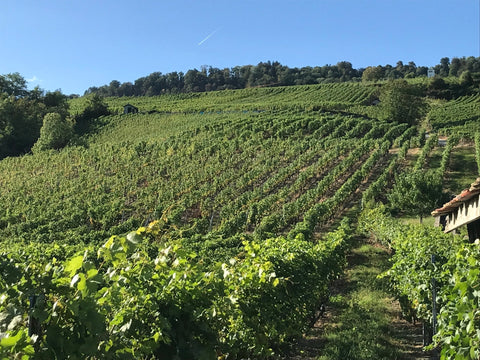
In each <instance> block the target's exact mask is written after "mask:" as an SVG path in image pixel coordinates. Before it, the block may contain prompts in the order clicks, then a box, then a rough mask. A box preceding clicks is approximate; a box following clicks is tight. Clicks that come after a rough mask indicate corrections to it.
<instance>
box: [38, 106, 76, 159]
mask: <svg viewBox="0 0 480 360" xmlns="http://www.w3.org/2000/svg"><path fill="white" fill-rule="evenodd" d="M72 135H73V123H72V122H70V120H69V119H65V118H62V116H61V115H60V114H58V113H48V114H46V115H45V116H44V118H43V126H42V128H41V129H40V137H39V138H38V140H37V142H36V143H35V145H34V146H33V148H32V151H33V152H34V153H35V152H37V151H42V150H49V149H56V150H58V149H61V148H63V147H64V146H65V145H67V144H68V142H69V141H70V139H71V138H72Z"/></svg>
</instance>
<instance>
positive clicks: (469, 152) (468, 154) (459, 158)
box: [444, 146, 478, 194]
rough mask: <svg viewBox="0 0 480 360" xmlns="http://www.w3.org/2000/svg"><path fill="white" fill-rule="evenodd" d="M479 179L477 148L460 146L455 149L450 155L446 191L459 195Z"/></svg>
mask: <svg viewBox="0 0 480 360" xmlns="http://www.w3.org/2000/svg"><path fill="white" fill-rule="evenodd" d="M477 177H478V169H477V164H476V161H475V147H474V146H460V147H456V148H454V149H453V151H452V153H451V155H450V164H449V169H448V171H447V174H446V176H445V178H446V181H445V184H444V190H446V191H448V192H449V193H451V194H459V193H460V192H461V191H462V190H464V189H467V188H469V187H470V185H471V184H472V183H473V182H474V181H475V179H476V178H477Z"/></svg>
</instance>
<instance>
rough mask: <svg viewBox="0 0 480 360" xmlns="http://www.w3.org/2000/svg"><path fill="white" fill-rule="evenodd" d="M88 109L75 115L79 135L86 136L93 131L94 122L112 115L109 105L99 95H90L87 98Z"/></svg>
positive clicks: (76, 129) (76, 130)
mask: <svg viewBox="0 0 480 360" xmlns="http://www.w3.org/2000/svg"><path fill="white" fill-rule="evenodd" d="M86 102H87V104H86V107H85V108H84V109H83V111H82V112H81V113H80V114H75V117H74V118H75V132H76V133H77V134H79V135H82V134H85V133H87V132H88V131H91V130H92V127H93V126H94V120H96V119H98V118H99V117H100V116H106V115H109V114H110V111H109V109H108V105H107V104H106V103H105V101H104V99H103V97H101V96H99V95H98V94H93V95H90V96H88V97H87V98H86Z"/></svg>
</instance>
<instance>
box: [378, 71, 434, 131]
mask: <svg viewBox="0 0 480 360" xmlns="http://www.w3.org/2000/svg"><path fill="white" fill-rule="evenodd" d="M420 95H421V93H419V89H418V88H417V87H415V86H414V85H409V83H408V82H407V81H405V80H392V81H389V82H387V83H386V84H385V85H383V86H382V89H381V92H380V106H381V107H382V109H383V116H384V119H386V120H390V121H396V122H400V123H403V122H404V123H407V124H410V125H414V124H416V123H418V121H419V120H420V118H421V117H422V116H423V115H424V114H425V109H426V108H425V102H424V100H423V99H422V98H421V97H420Z"/></svg>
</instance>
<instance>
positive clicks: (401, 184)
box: [388, 170, 443, 222]
mask: <svg viewBox="0 0 480 360" xmlns="http://www.w3.org/2000/svg"><path fill="white" fill-rule="evenodd" d="M442 198H443V194H442V178H441V177H440V175H439V173H438V172H437V171H435V170H428V171H424V170H417V171H408V172H405V173H403V174H401V175H399V176H397V177H396V178H395V185H394V187H393V188H392V190H391V191H390V193H389V194H388V200H389V201H390V205H391V207H392V208H395V209H398V210H399V211H400V212H402V213H405V214H408V215H415V216H418V217H419V218H420V222H422V220H423V217H424V216H426V215H428V214H430V212H432V211H433V210H434V209H435V208H436V207H438V205H440V202H441V201H442Z"/></svg>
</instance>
